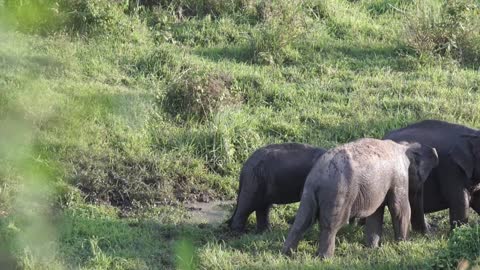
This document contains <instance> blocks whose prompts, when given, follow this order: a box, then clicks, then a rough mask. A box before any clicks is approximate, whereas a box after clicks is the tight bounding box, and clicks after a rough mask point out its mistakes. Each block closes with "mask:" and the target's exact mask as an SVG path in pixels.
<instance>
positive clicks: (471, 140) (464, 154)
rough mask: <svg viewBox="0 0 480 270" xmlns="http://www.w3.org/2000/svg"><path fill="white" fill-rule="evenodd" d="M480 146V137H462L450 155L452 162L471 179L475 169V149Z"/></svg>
mask: <svg viewBox="0 0 480 270" xmlns="http://www.w3.org/2000/svg"><path fill="white" fill-rule="evenodd" d="M475 146H477V147H478V146H480V136H478V135H462V139H461V140H459V143H457V144H456V145H455V146H454V147H453V148H452V149H451V150H450V152H449V153H448V154H449V156H450V157H451V158H452V160H453V161H454V162H455V163H456V164H457V165H458V166H460V168H462V170H463V171H464V172H465V175H466V176H467V177H468V178H469V179H471V178H472V176H473V170H474V169H475V156H474V153H473V149H474V147H475Z"/></svg>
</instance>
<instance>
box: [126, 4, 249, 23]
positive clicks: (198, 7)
mask: <svg viewBox="0 0 480 270" xmlns="http://www.w3.org/2000/svg"><path fill="white" fill-rule="evenodd" d="M131 2H132V1H131ZM253 2H254V0H143V1H140V2H138V3H139V4H140V5H143V6H146V7H149V8H151V7H155V6H157V7H160V8H168V9H170V10H174V11H175V13H176V14H177V16H178V17H179V18H180V19H181V18H184V17H193V16H205V15H212V16H214V17H218V16H221V15H224V14H232V13H235V12H238V11H242V10H246V9H249V8H251V7H253Z"/></svg>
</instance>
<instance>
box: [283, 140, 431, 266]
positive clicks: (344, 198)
mask: <svg viewBox="0 0 480 270" xmlns="http://www.w3.org/2000/svg"><path fill="white" fill-rule="evenodd" d="M437 164H438V156H437V153H436V150H435V149H434V148H431V147H428V146H424V145H421V144H418V143H413V144H408V143H401V144H400V143H396V142H393V141H391V140H378V139H371V138H365V139H359V140H356V141H353V142H350V143H347V144H344V145H341V146H338V147H336V148H333V149H330V150H329V151H327V152H326V153H325V154H323V155H322V157H321V158H320V159H318V161H317V162H316V163H315V165H314V166H313V168H312V170H311V171H310V173H309V174H308V176H307V180H306V182H305V186H304V189H303V193H302V198H301V201H300V207H299V209H298V212H297V215H296V217H295V222H294V223H293V225H292V226H291V228H290V231H289V233H288V237H287V239H286V241H285V243H284V246H283V249H282V253H284V254H286V255H289V254H291V251H292V250H293V249H295V248H296V247H297V245H298V242H299V240H300V238H301V237H302V235H303V233H304V232H305V231H306V230H307V229H308V228H309V227H310V226H311V225H312V224H313V222H314V220H315V216H316V215H318V220H319V224H320V240H319V246H318V251H317V255H318V256H320V257H321V258H327V257H331V256H333V255H334V250H335V236H336V234H337V232H338V230H339V229H340V228H341V227H342V226H343V225H344V224H346V223H347V221H348V219H349V218H351V217H357V218H365V217H366V224H365V236H366V245H367V246H368V247H378V246H379V244H380V237H381V234H382V229H383V228H382V227H383V212H384V208H385V206H388V209H389V210H390V214H391V216H392V223H393V228H394V232H395V238H396V239H397V240H406V238H407V233H408V227H409V224H410V204H409V201H408V194H409V192H410V190H416V189H419V188H421V185H422V184H423V182H424V181H425V180H426V179H427V177H428V175H429V173H430V171H431V170H432V168H434V167H435V166H437Z"/></svg>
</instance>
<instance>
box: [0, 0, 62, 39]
mask: <svg viewBox="0 0 480 270" xmlns="http://www.w3.org/2000/svg"><path fill="white" fill-rule="evenodd" d="M4 7H5V8H6V10H7V12H8V13H9V15H10V17H11V18H12V19H13V23H14V24H15V26H16V28H17V29H18V30H20V31H22V32H27V33H41V34H46V33H48V32H52V31H55V30H56V29H58V28H59V27H60V26H61V25H62V21H63V18H62V16H61V15H62V14H60V13H59V10H58V1H55V0H24V1H18V0H6V1H5V2H4Z"/></svg>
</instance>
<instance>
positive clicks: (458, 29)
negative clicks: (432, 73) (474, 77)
mask: <svg viewBox="0 0 480 270" xmlns="http://www.w3.org/2000/svg"><path fill="white" fill-rule="evenodd" d="M479 15H480V8H479V6H478V4H476V3H475V1H473V0H451V1H444V2H443V4H442V5H441V6H436V5H435V4H434V3H429V2H426V3H425V2H423V3H422V4H419V5H418V6H417V8H416V10H415V11H414V12H413V13H411V14H408V16H407V23H406V42H407V44H408V45H409V46H410V47H412V48H413V49H414V50H415V51H417V53H419V54H438V55H442V56H451V57H453V58H454V59H456V60H458V61H460V62H462V63H466V64H475V63H477V64H478V63H480V46H479V41H480V32H479V31H478V29H479V28H480V17H479Z"/></svg>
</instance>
